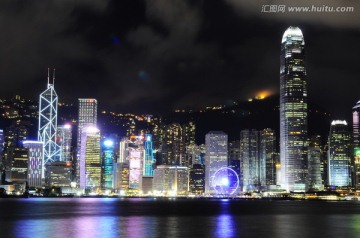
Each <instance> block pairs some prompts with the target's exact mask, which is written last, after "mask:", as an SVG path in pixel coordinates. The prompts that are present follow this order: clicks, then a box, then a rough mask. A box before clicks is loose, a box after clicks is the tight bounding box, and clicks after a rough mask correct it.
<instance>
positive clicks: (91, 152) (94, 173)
mask: <svg viewBox="0 0 360 238" xmlns="http://www.w3.org/2000/svg"><path fill="white" fill-rule="evenodd" d="M80 148H81V151H80V164H79V165H80V188H89V189H92V190H96V189H98V188H100V185H101V156H100V131H99V129H97V128H96V127H93V126H86V127H83V129H82V133H81V147H80Z"/></svg>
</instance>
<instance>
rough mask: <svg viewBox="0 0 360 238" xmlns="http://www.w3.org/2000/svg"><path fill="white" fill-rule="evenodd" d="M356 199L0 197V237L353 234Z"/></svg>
mask: <svg viewBox="0 0 360 238" xmlns="http://www.w3.org/2000/svg"><path fill="white" fill-rule="evenodd" d="M359 214H360V204H353V206H351V204H348V203H336V204H335V205H333V204H328V203H286V202H278V203H277V202H271V203H268V202H253V201H249V202H246V201H234V200H216V201H181V200H177V201H167V200H163V201H154V200H153V199H152V200H126V199H125V200H120V199H110V200H108V199H75V200H25V201H19V200H15V201H12V200H6V201H0V237H40V238H42V237H44V238H45V237H46V238H47V237H51V238H63V237H69V238H71V237H89V238H95V237H106V238H113V237H130V238H145V237H146V238H147V237H189V238H190V237H273V238H288V237H291V238H297V237H301V238H303V237H326V238H332V237H358V234H360V215H359Z"/></svg>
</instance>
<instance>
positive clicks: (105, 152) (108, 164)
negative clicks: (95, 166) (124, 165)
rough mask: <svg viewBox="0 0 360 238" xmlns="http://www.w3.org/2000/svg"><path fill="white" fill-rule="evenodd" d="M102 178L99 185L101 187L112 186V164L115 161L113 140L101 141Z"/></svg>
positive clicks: (110, 187) (109, 187)
mask: <svg viewBox="0 0 360 238" xmlns="http://www.w3.org/2000/svg"><path fill="white" fill-rule="evenodd" d="M101 159H102V166H101V170H102V179H101V185H102V188H103V189H112V188H113V165H114V162H115V153H114V141H112V140H109V139H106V140H104V141H103V143H102V153H101Z"/></svg>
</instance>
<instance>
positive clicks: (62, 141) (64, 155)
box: [56, 124, 72, 161]
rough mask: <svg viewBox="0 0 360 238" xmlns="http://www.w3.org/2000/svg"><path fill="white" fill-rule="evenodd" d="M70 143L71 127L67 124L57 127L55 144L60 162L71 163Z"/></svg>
mask: <svg viewBox="0 0 360 238" xmlns="http://www.w3.org/2000/svg"><path fill="white" fill-rule="evenodd" d="M71 141H72V131H71V125H70V124H67V125H61V126H58V128H57V139H56V142H57V144H58V146H59V147H60V161H72V155H71Z"/></svg>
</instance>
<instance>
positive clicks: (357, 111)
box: [352, 101, 360, 190]
mask: <svg viewBox="0 0 360 238" xmlns="http://www.w3.org/2000/svg"><path fill="white" fill-rule="evenodd" d="M352 113H353V138H354V175H355V179H354V180H355V181H354V182H355V188H356V189H357V190H359V189H360V130H359V128H360V127H359V126H360V101H358V102H357V103H356V105H355V106H354V107H353V110H352Z"/></svg>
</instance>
